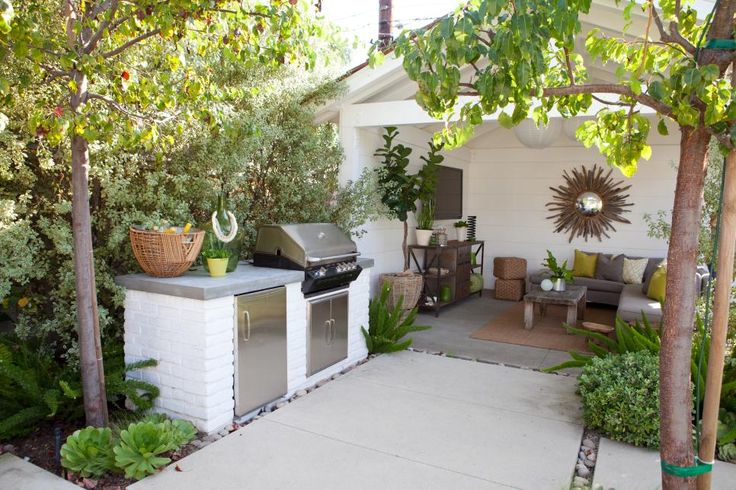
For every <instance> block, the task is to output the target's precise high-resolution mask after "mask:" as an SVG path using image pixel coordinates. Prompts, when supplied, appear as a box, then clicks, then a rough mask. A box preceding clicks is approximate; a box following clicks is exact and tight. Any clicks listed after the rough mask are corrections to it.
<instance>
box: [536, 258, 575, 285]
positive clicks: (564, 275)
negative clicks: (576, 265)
mask: <svg viewBox="0 0 736 490" xmlns="http://www.w3.org/2000/svg"><path fill="white" fill-rule="evenodd" d="M542 265H543V266H545V267H546V268H548V269H549V270H550V272H551V273H552V274H551V275H550V279H551V280H552V289H553V290H554V291H564V290H565V285H566V283H568V282H573V276H572V269H568V268H567V260H565V261H564V262H563V263H562V265H559V264H558V263H557V259H556V258H555V256H554V255H552V252H550V251H549V250H547V258H546V259H544V262H542Z"/></svg>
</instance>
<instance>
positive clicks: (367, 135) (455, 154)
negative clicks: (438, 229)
mask: <svg viewBox="0 0 736 490" xmlns="http://www.w3.org/2000/svg"><path fill="white" fill-rule="evenodd" d="M343 129H344V128H343ZM346 131H349V132H350V134H351V136H350V138H351V141H349V142H348V144H350V145H351V147H350V148H346V154H347V153H348V152H350V155H351V157H350V158H348V159H347V160H346V165H348V166H349V167H350V168H348V169H345V172H346V173H347V174H349V175H350V177H351V178H355V176H357V175H360V172H361V171H362V169H363V168H376V167H377V166H378V165H379V164H380V159H379V158H377V157H374V156H373V154H374V153H375V151H376V149H377V148H379V147H381V146H383V144H384V142H383V138H382V135H383V129H382V128H357V129H354V128H349V129H347V130H346ZM430 138H431V134H429V133H427V132H425V131H422V130H420V129H418V128H416V127H413V126H402V127H399V136H398V137H397V138H396V139H395V142H396V143H401V144H404V145H406V146H408V147H410V148H411V149H412V150H413V151H412V154H411V157H410V158H411V164H410V167H409V171H410V172H411V173H415V172H416V171H417V170H418V169H419V168H420V164H422V163H423V162H422V161H421V160H420V156H422V155H426V153H427V150H428V148H429V147H428V144H427V143H428V141H429V140H430ZM343 144H345V139H343ZM444 155H445V161H444V162H443V163H442V164H443V165H446V166H449V167H455V168H462V169H463V170H464V172H463V178H464V182H463V194H464V195H463V203H464V204H465V203H467V202H468V188H469V186H470V181H469V178H468V168H469V157H470V152H469V151H468V150H465V149H461V150H456V151H452V152H445V153H444ZM351 160H353V161H354V162H351ZM463 214H466V213H465V211H464V212H463ZM452 223H453V221H451V220H450V221H439V222H437V224H438V225H445V226H447V227H448V232H449V233H450V236H451V237H452V233H454V229H453V228H452ZM415 226H416V220H415V217H414V216H413V215H411V216H410V218H409V243H414V241H415V235H414V229H415ZM363 228H364V229H365V230H366V231H367V233H366V234H365V235H364V236H363V237H361V238H358V239H357V240H356V242H357V244H358V249H359V250H360V252H361V253H362V254H363V256H365V257H370V258H372V259H374V260H375V266H374V268H373V277H372V281H371V290H372V291H373V292H374V293H375V291H376V285H377V283H378V276H379V274H381V273H384V272H401V271H402V270H403V262H404V259H403V254H402V252H401V241H402V238H403V227H402V224H401V223H400V222H399V221H397V220H387V219H382V220H380V221H376V222H373V223H368V224H366V225H365V226H364V227H363Z"/></svg>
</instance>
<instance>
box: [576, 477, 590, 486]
mask: <svg viewBox="0 0 736 490" xmlns="http://www.w3.org/2000/svg"><path fill="white" fill-rule="evenodd" d="M572 485H573V486H574V487H585V486H587V485H588V480H586V479H585V478H582V477H580V476H576V477H574V478H573V479H572Z"/></svg>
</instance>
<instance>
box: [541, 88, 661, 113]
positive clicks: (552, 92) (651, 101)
mask: <svg viewBox="0 0 736 490" xmlns="http://www.w3.org/2000/svg"><path fill="white" fill-rule="evenodd" d="M543 94H544V97H564V96H567V95H580V94H617V95H623V96H624V97H629V98H630V99H633V100H635V101H637V102H638V103H640V104H642V105H645V106H647V107H651V108H652V109H654V110H655V111H657V112H659V113H660V114H662V115H664V116H668V117H672V109H671V108H670V107H669V106H668V105H667V104H663V103H662V102H660V101H658V100H657V99H655V98H653V97H651V96H649V95H646V94H639V95H636V94H635V93H634V92H633V91H632V90H631V89H630V88H629V87H626V86H624V85H619V84H616V83H591V84H583V85H568V86H567V87H545V88H544V89H543ZM627 105H628V104H627Z"/></svg>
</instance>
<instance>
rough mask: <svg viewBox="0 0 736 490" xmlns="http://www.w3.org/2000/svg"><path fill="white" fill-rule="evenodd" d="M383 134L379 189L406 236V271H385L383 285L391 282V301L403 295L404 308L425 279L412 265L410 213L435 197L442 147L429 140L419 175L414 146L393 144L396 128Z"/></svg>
mask: <svg viewBox="0 0 736 490" xmlns="http://www.w3.org/2000/svg"><path fill="white" fill-rule="evenodd" d="M385 131H386V134H384V135H383V140H384V146H383V147H381V148H379V149H378V150H376V153H375V156H378V157H381V158H382V159H383V161H382V162H381V163H382V164H381V166H380V167H379V168H377V169H376V171H377V172H378V189H379V193H380V197H381V202H382V203H383V204H384V205H385V206H386V209H387V212H388V216H389V217H391V218H396V219H398V220H399V221H401V222H402V223H403V225H404V239H403V242H402V245H401V248H402V251H403V253H404V270H403V271H402V272H398V273H391V274H382V275H381V277H380V282H381V284H384V283H386V282H388V283H389V284H390V285H391V291H392V295H391V304H392V305H393V304H396V302H398V299H399V297H402V296H403V298H404V301H403V309H405V310H411V309H412V308H414V306H415V305H416V304H417V302H418V301H419V297H420V296H421V294H422V286H423V283H424V281H423V278H422V276H421V275H419V274H416V273H414V272H413V271H412V270H411V269H410V268H409V246H408V243H407V239H408V235H409V225H408V220H409V213H416V211H417V201H418V200H422V201H429V200H430V199H431V198H432V197H433V196H434V191H435V188H436V186H437V166H438V165H439V164H440V163H441V162H442V161H443V160H444V157H443V156H442V155H440V154H439V152H440V151H441V150H442V146H437V145H434V144H433V143H432V142H430V143H429V152H428V153H427V156H422V157H421V159H422V161H423V162H424V165H422V167H421V168H420V169H419V171H418V172H417V173H416V174H410V173H409V172H408V171H407V169H408V167H409V163H410V161H409V156H410V155H411V152H412V150H411V148H408V147H406V146H404V145H402V144H400V143H398V144H394V139H395V138H396V136H398V134H399V133H398V130H397V129H396V128H395V127H387V128H385Z"/></svg>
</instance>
